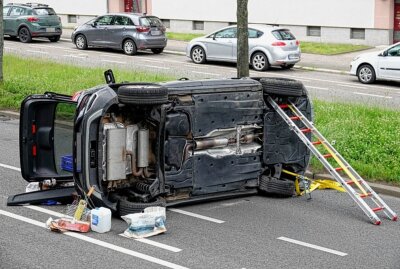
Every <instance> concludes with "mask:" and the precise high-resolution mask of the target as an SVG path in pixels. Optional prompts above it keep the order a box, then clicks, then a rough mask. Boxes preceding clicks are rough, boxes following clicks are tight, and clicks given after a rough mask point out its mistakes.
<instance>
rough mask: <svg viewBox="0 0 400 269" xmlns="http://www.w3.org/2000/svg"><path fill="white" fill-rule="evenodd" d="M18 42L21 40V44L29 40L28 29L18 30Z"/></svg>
mask: <svg viewBox="0 0 400 269" xmlns="http://www.w3.org/2000/svg"><path fill="white" fill-rule="evenodd" d="M19 40H21V42H23V43H26V42H28V40H29V32H28V29H26V28H22V29H21V30H19Z"/></svg>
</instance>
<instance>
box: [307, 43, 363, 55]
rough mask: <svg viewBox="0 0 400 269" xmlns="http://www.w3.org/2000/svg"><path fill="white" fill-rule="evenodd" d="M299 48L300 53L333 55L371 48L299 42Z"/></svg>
mask: <svg viewBox="0 0 400 269" xmlns="http://www.w3.org/2000/svg"><path fill="white" fill-rule="evenodd" d="M300 48H301V52H304V53H313V54H322V55H335V54H341V53H348V52H355V51H360V50H365V49H369V48H371V47H369V46H364V45H352V44H334V43H318V42H300Z"/></svg>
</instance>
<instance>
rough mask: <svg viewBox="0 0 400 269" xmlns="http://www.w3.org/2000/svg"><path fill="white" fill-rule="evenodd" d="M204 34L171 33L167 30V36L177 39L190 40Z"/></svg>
mask: <svg viewBox="0 0 400 269" xmlns="http://www.w3.org/2000/svg"><path fill="white" fill-rule="evenodd" d="M204 35H205V34H191V33H171V32H167V38H168V39H172V40H179V41H190V40H192V39H193V38H196V37H200V36H204Z"/></svg>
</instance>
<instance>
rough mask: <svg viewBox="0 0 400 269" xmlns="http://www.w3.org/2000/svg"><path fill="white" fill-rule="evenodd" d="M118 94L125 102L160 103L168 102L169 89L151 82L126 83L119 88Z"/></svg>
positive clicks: (134, 103)
mask: <svg viewBox="0 0 400 269" xmlns="http://www.w3.org/2000/svg"><path fill="white" fill-rule="evenodd" d="M117 94H118V99H119V101H120V102H121V103H123V104H132V105H159V104H165V103H167V102H168V89H167V88H165V87H163V86H160V85H157V84H151V83H142V84H134V85H124V86H121V87H119V88H118V93H117Z"/></svg>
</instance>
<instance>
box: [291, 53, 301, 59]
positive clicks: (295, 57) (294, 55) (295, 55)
mask: <svg viewBox="0 0 400 269" xmlns="http://www.w3.org/2000/svg"><path fill="white" fill-rule="evenodd" d="M297 59H299V55H298V54H290V55H289V60H297Z"/></svg>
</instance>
